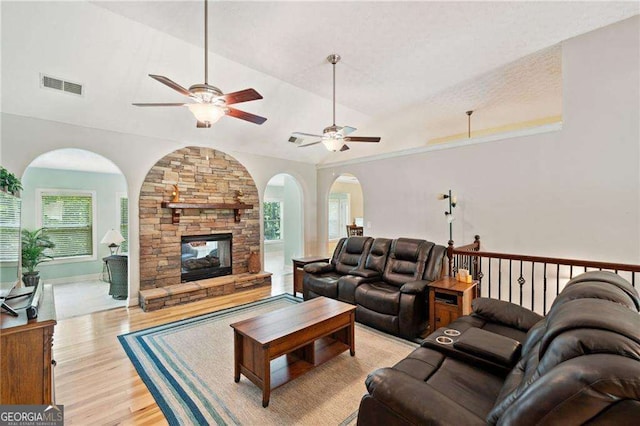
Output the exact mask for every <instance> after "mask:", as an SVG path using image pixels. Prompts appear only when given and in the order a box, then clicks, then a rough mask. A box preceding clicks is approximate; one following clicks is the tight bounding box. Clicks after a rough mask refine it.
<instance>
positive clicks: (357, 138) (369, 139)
mask: <svg viewBox="0 0 640 426" xmlns="http://www.w3.org/2000/svg"><path fill="white" fill-rule="evenodd" d="M380 139H381V138H378V137H368V136H349V137H347V138H344V141H345V142H380Z"/></svg>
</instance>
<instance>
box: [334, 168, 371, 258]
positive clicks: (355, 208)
mask: <svg viewBox="0 0 640 426" xmlns="http://www.w3.org/2000/svg"><path fill="white" fill-rule="evenodd" d="M351 224H356V225H359V226H364V198H363V195H362V186H361V185H360V182H359V181H358V178H357V177H355V176H353V175H352V174H349V173H343V174H341V175H340V176H338V177H337V178H336V180H335V181H334V182H333V185H331V189H330V190H329V198H328V206H327V233H328V235H327V241H328V245H327V253H328V254H329V255H330V254H331V253H333V250H334V249H335V246H336V243H337V242H338V240H339V239H340V238H342V237H346V236H347V225H351Z"/></svg>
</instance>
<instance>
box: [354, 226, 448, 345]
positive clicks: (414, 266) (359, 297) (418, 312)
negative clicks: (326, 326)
mask: <svg viewBox="0 0 640 426" xmlns="http://www.w3.org/2000/svg"><path fill="white" fill-rule="evenodd" d="M445 253H446V249H445V248H444V247H442V246H436V245H435V244H434V243H432V242H428V241H425V240H417V239H411V238H398V239H396V240H393V242H392V243H391V249H390V250H389V257H388V260H387V263H386V266H385V269H384V273H383V274H382V277H381V279H379V280H377V281H373V282H366V283H363V284H360V285H359V286H358V287H357V288H356V291H355V301H356V320H357V321H358V322H361V323H364V324H367V325H370V326H372V327H375V328H377V329H379V330H382V331H386V332H388V333H391V334H395V335H397V336H402V337H405V338H409V339H411V338H414V337H417V336H418V335H419V334H420V333H421V332H422V331H424V329H425V327H426V322H427V317H428V308H427V285H428V284H429V282H430V281H433V280H436V279H439V278H440V276H441V274H442V261H443V258H444V255H445ZM425 278H428V279H425Z"/></svg>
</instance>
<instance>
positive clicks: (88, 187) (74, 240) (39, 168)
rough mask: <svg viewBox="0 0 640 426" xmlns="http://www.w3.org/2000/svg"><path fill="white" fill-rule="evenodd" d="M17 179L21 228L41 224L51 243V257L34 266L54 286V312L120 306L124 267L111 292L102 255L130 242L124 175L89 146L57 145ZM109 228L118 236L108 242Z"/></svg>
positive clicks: (124, 247)
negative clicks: (61, 147) (19, 193)
mask: <svg viewBox="0 0 640 426" xmlns="http://www.w3.org/2000/svg"><path fill="white" fill-rule="evenodd" d="M22 185H23V188H24V189H23V191H22V194H21V197H22V215H21V226H22V229H26V230H28V231H35V230H37V229H39V228H45V229H46V231H45V232H46V234H47V235H48V236H49V238H50V239H51V240H52V241H53V243H54V244H55V247H54V248H53V249H51V250H49V251H48V254H49V255H51V256H53V260H51V261H48V262H44V263H42V264H40V265H38V267H37V269H38V270H39V271H40V275H41V279H42V281H43V282H44V283H48V284H54V285H55V286H56V290H55V292H54V294H55V298H56V310H57V315H58V318H59V319H62V318H67V317H71V316H77V315H81V314H85V313H89V312H96V311H100V310H104V309H111V308H113V307H117V306H125V305H126V300H125V299H126V298H127V295H128V286H129V279H128V274H127V273H126V272H125V271H126V269H124V270H122V271H121V274H120V276H119V283H118V291H117V294H115V293H114V292H113V290H114V287H113V286H112V285H111V281H112V277H111V275H110V274H109V270H108V269H107V268H106V263H105V262H104V261H103V259H104V258H106V257H108V256H110V255H112V254H116V252H117V254H118V255H123V254H124V255H126V254H127V253H128V247H129V200H128V194H127V180H126V178H125V176H124V174H123V173H122V171H121V170H120V169H119V168H118V166H116V165H115V164H114V163H113V162H112V161H111V160H109V159H107V158H105V157H104V156H102V155H100V154H96V153H94V152H91V151H88V150H84V149H77V148H63V149H57V150H53V151H49V152H46V153H44V154H42V155H40V156H38V157H37V158H35V159H34V160H33V161H32V162H31V163H30V164H29V165H28V167H27V168H26V169H25V172H24V174H23V176H22ZM110 231H113V232H110ZM108 233H109V235H110V236H113V235H115V234H120V235H121V236H122V239H123V241H120V238H119V237H116V238H115V240H114V241H112V242H114V244H115V242H116V240H117V241H118V242H117V244H116V246H114V247H111V248H110V247H109V246H108V244H107V243H105V244H103V241H106V240H105V237H106V236H107V234H108ZM114 233H115V234H114ZM107 239H108V240H109V241H111V237H109V238H107ZM125 277H126V278H125ZM125 281H126V282H125ZM125 286H126V287H125ZM110 293H114V294H111V295H110ZM112 296H113V297H112ZM114 297H117V299H115V298H114Z"/></svg>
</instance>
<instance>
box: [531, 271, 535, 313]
mask: <svg viewBox="0 0 640 426" xmlns="http://www.w3.org/2000/svg"><path fill="white" fill-rule="evenodd" d="M535 266H536V264H535V262H531V310H532V311H533V310H534V309H533V307H534V306H535V303H536V295H535V288H536V286H535V283H536V280H535V279H534V272H533V270H534V269H535Z"/></svg>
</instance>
